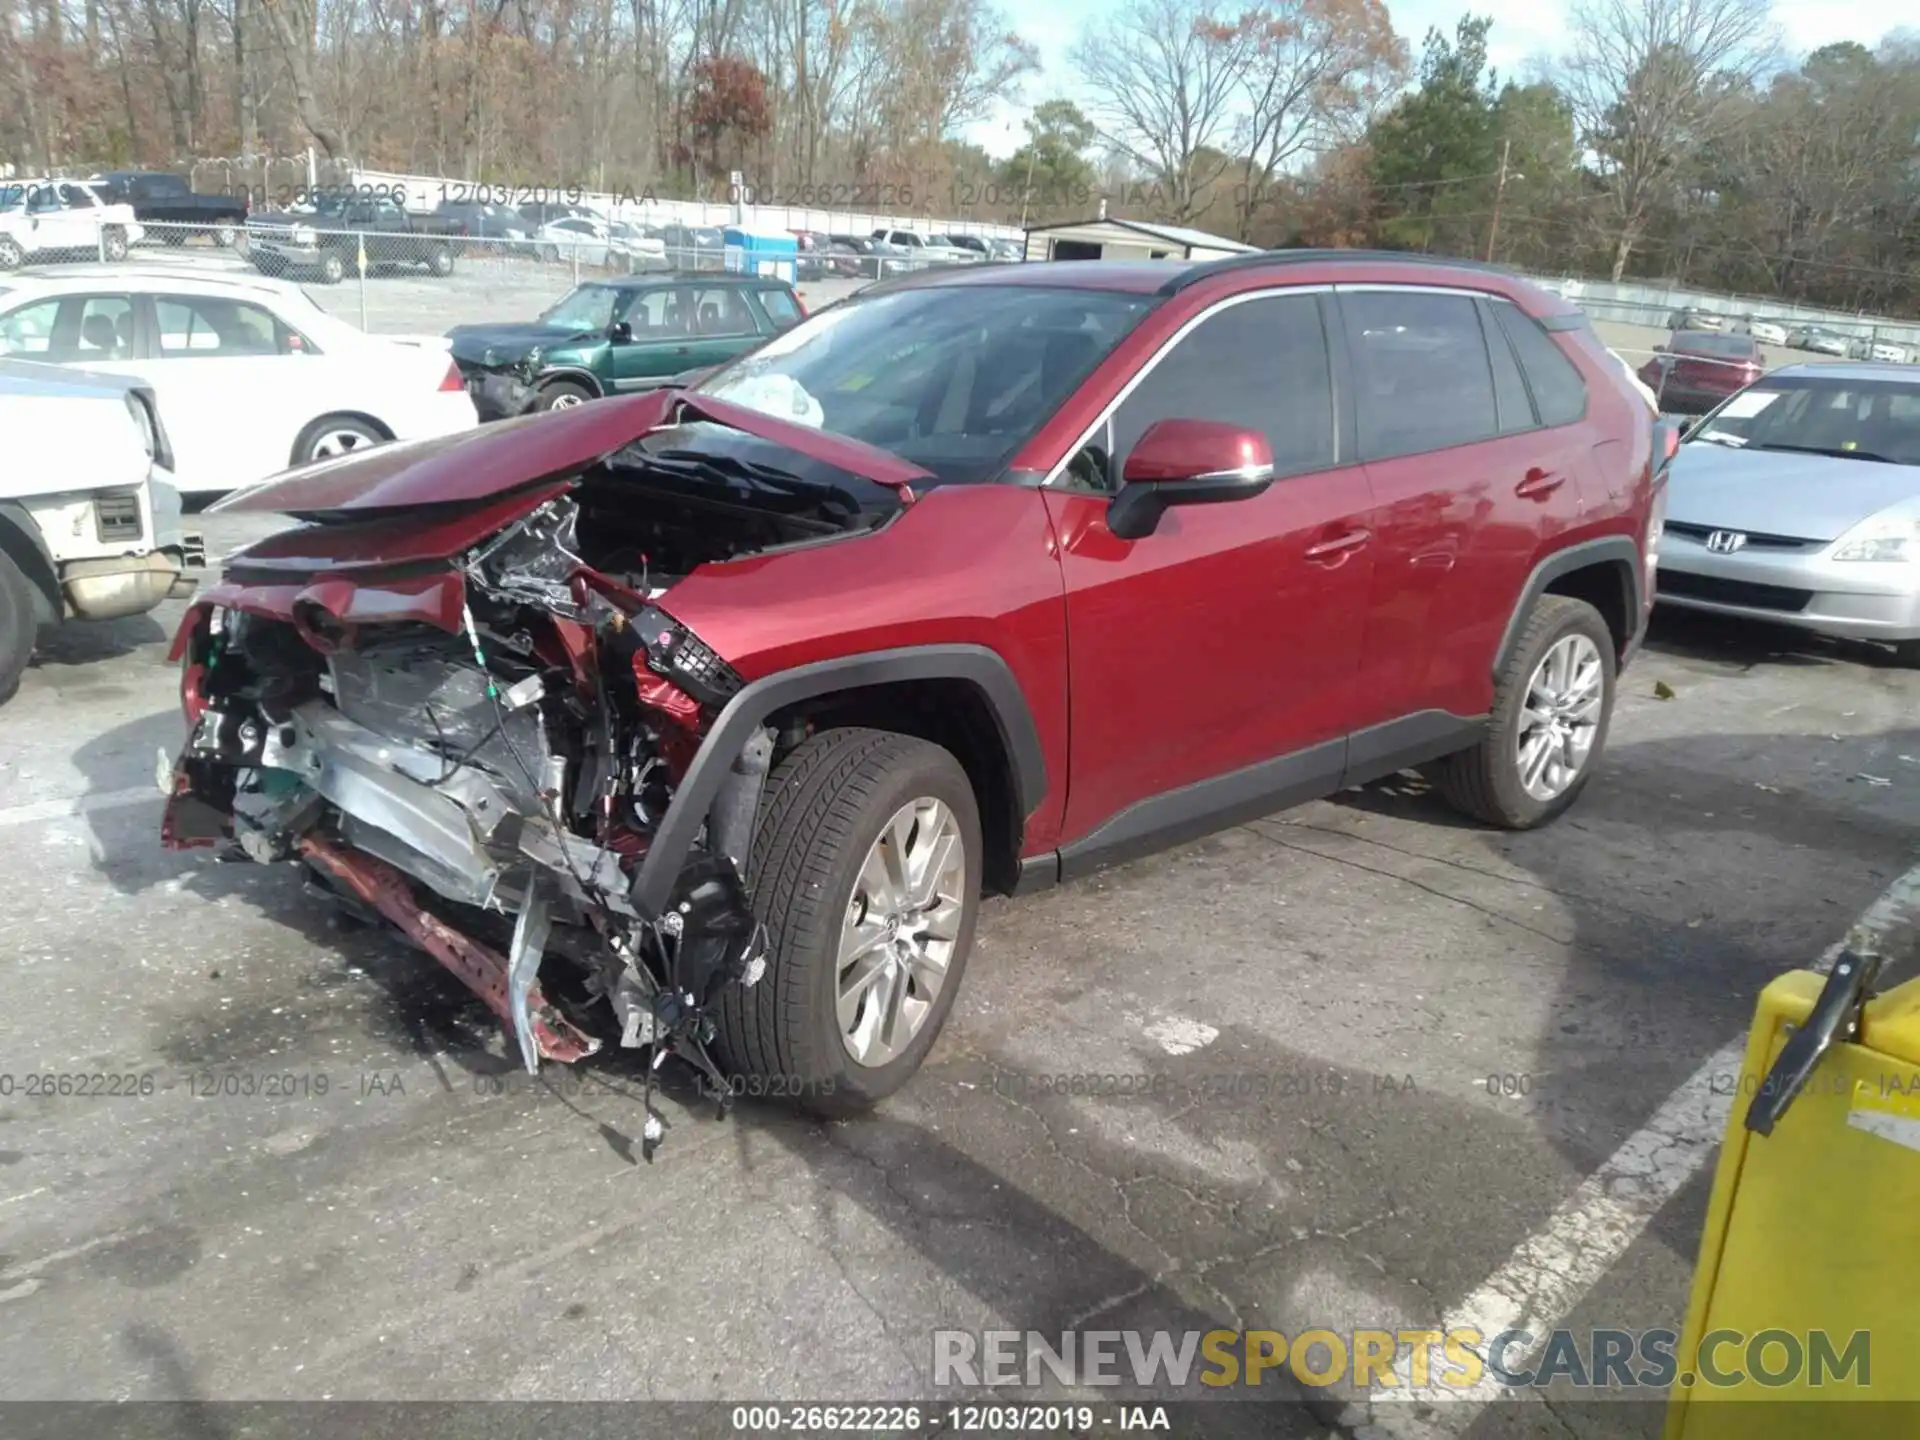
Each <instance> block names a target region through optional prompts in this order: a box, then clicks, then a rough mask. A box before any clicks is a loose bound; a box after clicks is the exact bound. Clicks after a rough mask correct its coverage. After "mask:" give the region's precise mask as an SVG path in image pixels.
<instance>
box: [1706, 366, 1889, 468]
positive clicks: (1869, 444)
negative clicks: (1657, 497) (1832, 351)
mask: <svg viewBox="0 0 1920 1440" xmlns="http://www.w3.org/2000/svg"><path fill="white" fill-rule="evenodd" d="M1688 443H1689V444H1693V443H1703V444H1710V445H1731V446H1734V447H1736V448H1739V449H1743V450H1784V451H1790V452H1801V453H1805V454H1812V455H1834V456H1839V457H1841V458H1844V459H1853V460H1879V461H1885V462H1887V463H1889V464H1894V465H1920V383H1915V382H1911V381H1894V380H1838V379H1824V378H1823V379H1817V380H1813V379H1810V380H1798V381H1794V380H1772V379H1769V380H1763V381H1761V382H1760V383H1759V384H1757V385H1749V386H1748V387H1747V388H1746V389H1745V390H1742V391H1741V392H1740V393H1739V394H1738V395H1735V396H1734V397H1733V398H1732V399H1731V400H1729V401H1727V402H1726V403H1725V404H1724V405H1722V406H1721V407H1720V408H1719V409H1718V410H1715V411H1714V412H1713V413H1712V414H1710V415H1708V416H1707V417H1706V418H1705V419H1704V420H1702V421H1701V422H1700V423H1699V425H1698V426H1696V427H1695V428H1694V431H1693V433H1692V434H1691V435H1690V436H1688Z"/></svg>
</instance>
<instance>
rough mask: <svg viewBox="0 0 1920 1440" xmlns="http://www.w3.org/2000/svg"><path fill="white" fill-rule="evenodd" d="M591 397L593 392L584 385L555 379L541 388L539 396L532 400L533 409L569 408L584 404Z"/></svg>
mask: <svg viewBox="0 0 1920 1440" xmlns="http://www.w3.org/2000/svg"><path fill="white" fill-rule="evenodd" d="M591 399H593V392H592V391H591V390H589V389H587V387H586V386H584V385H576V384H574V383H573V382H572V381H571V380H556V381H554V382H553V383H552V384H551V385H546V386H543V387H542V388H541V391H540V398H539V399H537V400H535V401H534V402H533V408H534V409H535V410H571V409H572V408H573V407H574V406H576V405H584V404H586V403H587V401H589V400H591Z"/></svg>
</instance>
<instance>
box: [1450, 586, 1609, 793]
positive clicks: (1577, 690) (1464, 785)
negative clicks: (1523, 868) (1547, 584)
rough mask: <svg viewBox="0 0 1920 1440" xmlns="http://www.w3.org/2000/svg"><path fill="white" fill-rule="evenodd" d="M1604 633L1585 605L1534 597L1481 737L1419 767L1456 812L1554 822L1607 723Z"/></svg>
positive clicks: (1601, 742) (1596, 752)
mask: <svg viewBox="0 0 1920 1440" xmlns="http://www.w3.org/2000/svg"><path fill="white" fill-rule="evenodd" d="M1615 663H1616V662H1615V655H1614V645H1613V632H1612V631H1610V630H1608V629H1607V622H1606V621H1605V620H1603V619H1602V618H1601V617H1600V612H1599V611H1598V610H1595V609H1594V608H1593V607H1592V606H1591V605H1589V604H1587V603H1586V601H1584V600H1575V599H1573V598H1571V597H1570V596H1566V595H1543V596H1541V597H1540V599H1539V600H1538V601H1537V602H1536V603H1535V605H1534V607H1533V613H1532V614H1531V615H1529V616H1528V617H1527V622H1526V625H1525V626H1524V628H1523V629H1522V630H1521V632H1520V638H1519V641H1518V643H1517V644H1515V646H1514V647H1513V654H1512V655H1511V656H1510V657H1509V658H1508V660H1507V663H1506V666H1505V668H1504V669H1503V670H1502V671H1501V674H1500V679H1499V682H1498V684H1497V685H1496V686H1495V687H1494V703H1493V713H1492V715H1491V716H1489V717H1488V721H1487V729H1486V733H1485V734H1484V735H1483V736H1482V737H1481V740H1480V743H1479V744H1477V745H1475V746H1474V747H1473V748H1472V749H1471V750H1462V751H1460V752H1459V753H1458V754H1454V755H1448V756H1446V757H1445V758H1444V759H1441V760H1438V761H1436V762H1434V764H1432V765H1431V766H1429V767H1428V769H1427V774H1428V777H1429V778H1430V779H1431V780H1432V782H1433V784H1434V788H1436V789H1437V790H1438V791H1439V792H1440V793H1441V795H1443V796H1444V797H1445V798H1446V800H1447V801H1448V803H1450V804H1451V805H1452V806H1453V807H1454V808H1455V809H1457V810H1460V811H1463V812H1464V813H1466V814H1468V815H1471V816H1473V817H1474V818H1475V819H1478V820H1484V821H1486V822H1487V823H1488V824H1490V825H1498V826H1501V827H1502V828H1503V829H1508V830H1531V829H1533V828H1534V827H1535V826H1538V825H1544V824H1546V823H1547V822H1548V821H1549V820H1552V819H1553V818H1554V817H1555V816H1557V815H1559V814H1560V813H1561V812H1562V811H1564V810H1565V809H1566V808H1567V807H1568V806H1569V805H1571V804H1573V802H1574V800H1575V799H1576V798H1578V796H1579V794H1580V792H1581V790H1582V789H1584V788H1585V787H1586V783H1587V780H1588V778H1589V777H1590V776H1591V775H1592V773H1593V769H1594V767H1595V765H1597V764H1598V763H1599V760H1600V752H1601V750H1602V749H1603V748H1604V746H1605V745H1606V740H1607V726H1608V724H1609V722H1610V721H1611V720H1612V718H1613V692H1614V670H1615Z"/></svg>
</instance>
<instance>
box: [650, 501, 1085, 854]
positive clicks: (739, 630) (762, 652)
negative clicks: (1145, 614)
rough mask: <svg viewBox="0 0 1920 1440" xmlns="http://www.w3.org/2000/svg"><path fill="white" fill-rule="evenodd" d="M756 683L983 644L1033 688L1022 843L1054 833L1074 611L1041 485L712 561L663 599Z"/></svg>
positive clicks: (914, 510)
mask: <svg viewBox="0 0 1920 1440" xmlns="http://www.w3.org/2000/svg"><path fill="white" fill-rule="evenodd" d="M658 603H659V605H660V606H661V608H662V609H664V610H667V611H668V612H670V613H671V614H672V615H673V616H674V617H675V618H676V619H678V620H680V621H681V622H682V623H684V624H685V625H687V626H688V627H690V628H691V629H692V630H693V632H694V633H695V634H696V635H698V636H700V638H701V639H703V640H704V641H706V643H707V644H709V645H711V646H712V647H713V648H714V649H715V650H717V651H718V652H719V653H720V654H721V655H723V656H725V657H726V659H727V661H728V663H729V664H731V665H732V666H733V667H734V669H736V670H737V671H739V672H740V674H741V675H743V676H745V677H746V678H747V679H748V680H757V679H759V678H760V677H761V676H763V675H768V674H771V673H773V672H774V671H777V670H784V669H787V668H789V667H791V666H795V665H805V664H809V663H810V662H812V661H816V660H827V659H834V658H837V657H839V656H842V655H857V654H860V653H862V652H865V651H871V650H889V649H894V648H896V647H899V646H905V645H938V644H973V645H984V646H986V647H987V648H989V649H991V650H993V651H995V652H996V653H997V654H998V655H999V656H1000V658H1001V659H1003V660H1005V661H1006V662H1007V665H1008V667H1009V668H1010V669H1011V670H1012V671H1013V675H1014V679H1015V680H1017V681H1018V682H1019V684H1020V688H1021V691H1022V692H1023V693H1024V694H1025V695H1026V699H1027V705H1028V707H1029V708H1030V709H1031V710H1032V712H1033V720H1034V724H1035V726H1036V727H1037V729H1038V730H1039V732H1040V744H1041V752H1042V755H1043V757H1044V758H1045V761H1046V766H1047V776H1048V782H1049V783H1048V791H1047V796H1046V799H1045V800H1044V801H1043V802H1042V804H1041V806H1040V809H1039V810H1038V812H1037V813H1036V814H1035V815H1034V817H1033V818H1032V820H1031V822H1030V823H1029V825H1028V828H1027V837H1026V847H1025V848H1026V851H1027V853H1029V854H1038V853H1041V852H1043V851H1046V850H1050V849H1052V848H1053V847H1054V845H1055V844H1056V843H1057V842H1058V840H1059V825H1060V818H1061V812H1062V807H1063V803H1064V800H1065V796H1066V786H1067V779H1066V777H1067V690H1066V685H1067V660H1066V608H1065V605H1064V604H1063V602H1062V598H1061V579H1060V565H1059V560H1058V558H1057V557H1056V556H1055V554H1054V543H1053V531H1052V528H1051V526H1050V525H1049V524H1048V520H1047V507H1046V505H1045V503H1044V502H1043V500H1042V498H1041V496H1040V494H1039V492H1037V491H1035V490H1031V489H1025V488H1021V487H1017V486H1012V485H981V486H970V485H959V486H949V487H945V488H942V489H938V490H934V491H931V492H930V493H928V494H927V495H924V496H922V497H921V499H920V500H918V501H917V502H916V503H914V504H913V505H910V506H908V507H907V508H906V509H905V510H903V511H901V512H900V514H899V515H898V516H897V517H896V518H895V519H894V520H893V521H892V522H891V523H890V524H888V525H886V526H885V527H883V528H882V529H880V530H878V531H876V532H874V533H873V534H870V535H866V536H863V537H861V538H858V539H850V540H846V541H840V542H835V543H831V544H825V545H817V546H811V547H808V548H804V549H799V550H789V551H786V552H784V553H781V554H777V555H762V556H755V557H749V558H747V559H744V560H735V561H731V562H729V563H726V564H722V565H703V566H701V567H699V568H698V569H696V570H695V571H694V572H693V573H692V574H691V575H689V576H687V577H686V578H685V579H684V580H682V581H681V582H680V583H679V584H677V585H675V586H674V587H673V588H672V589H671V590H669V591H668V592H667V593H666V595H665V596H663V597H662V598H661V599H660V601H659V602H658Z"/></svg>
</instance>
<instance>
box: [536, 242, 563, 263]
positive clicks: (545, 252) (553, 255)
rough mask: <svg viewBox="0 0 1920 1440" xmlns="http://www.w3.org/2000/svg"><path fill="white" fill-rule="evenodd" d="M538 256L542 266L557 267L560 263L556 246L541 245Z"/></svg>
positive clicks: (558, 250)
mask: <svg viewBox="0 0 1920 1440" xmlns="http://www.w3.org/2000/svg"><path fill="white" fill-rule="evenodd" d="M538 254H539V257H540V260H541V262H542V263H544V264H547V265H557V264H558V263H559V262H560V247H559V246H558V245H542V246H541V247H540V249H539V251H538Z"/></svg>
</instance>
